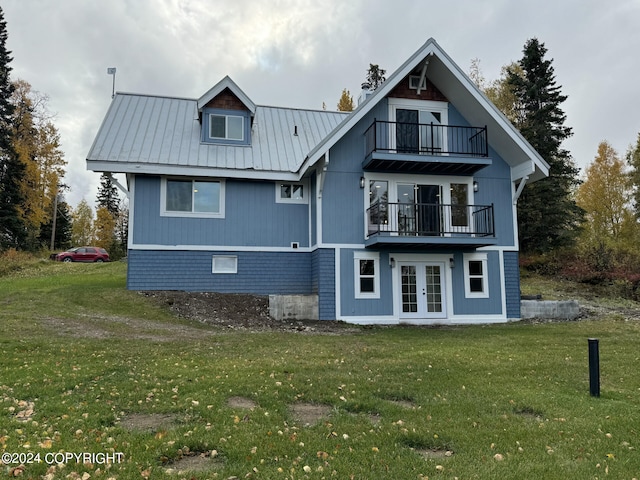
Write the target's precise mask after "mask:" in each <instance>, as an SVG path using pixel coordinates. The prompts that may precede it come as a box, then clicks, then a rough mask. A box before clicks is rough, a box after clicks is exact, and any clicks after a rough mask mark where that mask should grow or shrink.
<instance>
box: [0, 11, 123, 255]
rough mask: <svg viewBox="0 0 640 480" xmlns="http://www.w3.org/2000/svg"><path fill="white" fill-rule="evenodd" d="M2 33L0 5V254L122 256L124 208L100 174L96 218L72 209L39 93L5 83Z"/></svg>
mask: <svg viewBox="0 0 640 480" xmlns="http://www.w3.org/2000/svg"><path fill="white" fill-rule="evenodd" d="M7 39H8V32H7V25H6V22H5V19H4V12H3V11H2V7H0V253H2V252H3V251H5V250H7V249H10V248H13V249H16V250H25V251H32V252H35V251H39V250H42V249H47V248H49V249H52V250H53V249H65V248H68V247H70V246H80V245H87V244H92V245H97V246H101V247H104V248H107V249H108V250H109V251H110V252H112V256H115V257H116V258H117V256H119V255H122V254H124V252H126V229H125V226H126V217H127V212H126V208H127V207H126V204H125V203H124V202H123V201H122V200H120V198H119V197H118V193H117V190H116V188H115V187H114V186H113V183H112V182H111V177H109V176H107V175H103V177H102V178H101V185H100V189H99V191H98V198H97V205H98V208H97V210H96V218H95V219H94V218H93V210H92V208H91V207H90V206H89V204H88V203H87V202H86V201H84V200H83V201H82V202H80V204H79V205H78V206H77V207H76V208H75V209H72V208H71V207H70V206H69V205H68V204H67V203H66V201H65V197H64V194H65V192H66V191H68V189H69V187H68V186H67V185H66V184H65V183H64V176H65V173H66V166H67V161H66V160H65V158H64V153H63V152H62V150H61V148H60V134H59V133H58V130H57V128H56V126H55V124H54V122H53V120H54V115H53V114H52V113H51V112H50V111H49V110H48V101H49V99H48V97H47V95H45V94H43V93H40V92H38V91H36V90H34V89H33V88H32V87H31V85H30V84H29V82H27V81H26V80H23V79H16V80H12V78H11V70H12V68H11V65H10V64H11V62H12V60H13V58H12V57H11V52H10V51H8V50H7V45H6V42H7Z"/></svg>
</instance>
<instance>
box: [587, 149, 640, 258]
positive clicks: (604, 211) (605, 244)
mask: <svg viewBox="0 0 640 480" xmlns="http://www.w3.org/2000/svg"><path fill="white" fill-rule="evenodd" d="M631 199H632V188H631V184H630V182H629V175H628V172H627V169H626V165H625V162H624V161H623V160H621V159H620V156H619V155H618V152H617V151H616V150H615V149H614V148H613V147H612V146H611V145H610V144H609V143H608V142H606V141H603V142H601V143H600V145H598V154H597V155H596V157H595V159H594V160H593V162H592V163H591V164H590V165H589V167H588V168H587V170H586V176H585V179H584V182H583V183H582V184H581V185H580V187H579V188H578V190H577V192H576V203H577V204H578V205H579V206H580V207H582V209H584V211H585V224H584V229H583V231H582V234H581V236H580V245H581V247H582V249H583V252H584V253H585V254H586V255H589V256H590V258H591V261H593V263H594V264H595V266H597V268H598V269H599V270H605V269H610V268H612V267H615V266H616V265H615V263H616V258H618V259H619V258H620V257H621V255H622V254H628V253H629V252H630V251H633V250H635V249H637V247H636V243H637V242H636V240H637V237H638V227H637V223H636V221H635V218H634V215H633V210H632V204H631Z"/></svg>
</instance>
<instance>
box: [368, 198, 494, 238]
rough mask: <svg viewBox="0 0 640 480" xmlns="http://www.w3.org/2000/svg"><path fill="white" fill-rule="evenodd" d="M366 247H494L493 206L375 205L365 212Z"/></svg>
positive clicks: (381, 203)
mask: <svg viewBox="0 0 640 480" xmlns="http://www.w3.org/2000/svg"><path fill="white" fill-rule="evenodd" d="M367 230H368V231H367V233H368V238H367V239H366V240H365V246H367V247H374V246H378V247H381V246H393V247H405V248H425V247H428V248H445V247H452V246H458V247H469V248H477V247H481V246H487V245H495V243H496V239H495V223H494V217H493V205H444V204H439V203H436V204H434V203H387V202H378V203H376V204H374V205H372V206H371V207H369V208H368V209H367Z"/></svg>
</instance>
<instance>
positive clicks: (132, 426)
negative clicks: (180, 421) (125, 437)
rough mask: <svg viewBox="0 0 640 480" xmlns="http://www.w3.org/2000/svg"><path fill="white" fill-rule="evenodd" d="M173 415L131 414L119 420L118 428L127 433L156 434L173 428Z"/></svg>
mask: <svg viewBox="0 0 640 480" xmlns="http://www.w3.org/2000/svg"><path fill="white" fill-rule="evenodd" d="M176 421H177V418H176V416H175V415H171V414H162V413H132V414H130V415H127V416H125V417H123V418H121V419H120V426H121V427H122V428H124V429H126V430H129V431H137V432H157V431H160V430H167V429H169V428H172V427H174V426H175V424H176Z"/></svg>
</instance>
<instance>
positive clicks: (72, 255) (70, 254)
mask: <svg viewBox="0 0 640 480" xmlns="http://www.w3.org/2000/svg"><path fill="white" fill-rule="evenodd" d="M51 257H52V258H53V260H57V261H58V262H108V261H109V254H108V253H107V251H106V250H105V249H104V248H100V247H78V248H71V249H69V250H67V251H66V252H62V253H58V254H57V255H55V256H54V255H51Z"/></svg>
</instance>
